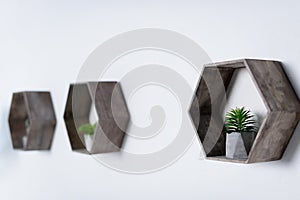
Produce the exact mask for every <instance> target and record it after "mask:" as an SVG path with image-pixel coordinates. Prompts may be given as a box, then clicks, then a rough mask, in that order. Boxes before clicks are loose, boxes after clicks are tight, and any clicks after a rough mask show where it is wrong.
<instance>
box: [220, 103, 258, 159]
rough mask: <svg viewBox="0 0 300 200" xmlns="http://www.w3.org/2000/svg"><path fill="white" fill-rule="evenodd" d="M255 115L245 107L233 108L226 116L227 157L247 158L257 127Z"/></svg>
mask: <svg viewBox="0 0 300 200" xmlns="http://www.w3.org/2000/svg"><path fill="white" fill-rule="evenodd" d="M253 117H254V115H252V114H251V112H250V110H246V109H245V108H244V107H241V108H235V109H231V110H230V111H229V112H228V113H227V114H226V117H225V130H226V133H227V134H226V157H228V158H232V159H247V158H248V154H249V152H250V149H251V147H252V144H253V142H254V139H255V136H256V132H257V127H256V121H255V120H254V118H253Z"/></svg>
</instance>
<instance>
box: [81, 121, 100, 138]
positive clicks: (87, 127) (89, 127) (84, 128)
mask: <svg viewBox="0 0 300 200" xmlns="http://www.w3.org/2000/svg"><path fill="white" fill-rule="evenodd" d="M95 129H96V123H95V124H91V123H87V124H83V125H81V126H80V127H79V128H78V132H80V133H84V134H86V135H94V132H95Z"/></svg>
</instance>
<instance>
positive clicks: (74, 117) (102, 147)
mask: <svg viewBox="0 0 300 200" xmlns="http://www.w3.org/2000/svg"><path fill="white" fill-rule="evenodd" d="M93 104H94V105H95V110H96V113H97V117H98V121H97V125H96V129H95V133H94V137H93V145H92V147H91V150H89V151H88V150H87V148H86V145H85V140H84V133H80V132H79V131H78V128H79V127H80V126H81V125H83V124H87V123H89V122H90V120H89V116H90V112H91V106H92V105H93ZM129 118H130V116H129V112H128V109H127V105H126V102H125V99H124V96H123V92H122V89H121V85H120V84H119V83H118V82H87V83H76V84H71V85H70V88H69V94H68V99H67V103H66V108H65V113H64V120H65V124H66V128H67V131H68V136H69V140H70V143H71V147H72V150H73V151H77V152H81V153H87V154H98V153H107V152H115V151H119V150H120V148H121V146H122V143H123V138H124V135H125V132H124V131H125V130H126V129H127V126H128V122H129Z"/></svg>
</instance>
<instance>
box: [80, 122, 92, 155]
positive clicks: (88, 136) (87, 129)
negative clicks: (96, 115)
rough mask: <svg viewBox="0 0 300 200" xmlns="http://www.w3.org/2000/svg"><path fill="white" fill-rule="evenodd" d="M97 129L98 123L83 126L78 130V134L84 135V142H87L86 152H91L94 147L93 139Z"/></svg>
mask: <svg viewBox="0 0 300 200" xmlns="http://www.w3.org/2000/svg"><path fill="white" fill-rule="evenodd" d="M95 129H96V123H95V124H91V123H87V124H83V125H81V126H80V127H79V128H78V132H80V133H83V134H84V142H85V147H86V150H88V151H90V150H91V149H92V146H93V137H94V133H95Z"/></svg>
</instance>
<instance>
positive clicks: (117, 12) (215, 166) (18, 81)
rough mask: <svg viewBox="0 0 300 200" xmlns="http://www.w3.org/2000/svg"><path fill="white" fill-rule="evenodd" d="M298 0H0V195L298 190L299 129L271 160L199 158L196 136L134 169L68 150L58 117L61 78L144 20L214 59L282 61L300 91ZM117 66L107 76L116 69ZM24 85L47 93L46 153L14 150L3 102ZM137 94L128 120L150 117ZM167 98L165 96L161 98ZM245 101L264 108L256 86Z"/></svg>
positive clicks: (277, 195) (228, 195)
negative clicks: (145, 169) (51, 122)
mask: <svg viewBox="0 0 300 200" xmlns="http://www.w3.org/2000/svg"><path fill="white" fill-rule="evenodd" d="M298 2H299V1H296V0H295V1H292V0H287V1H281V3H278V2H275V1H271V0H270V1H258V0H252V1H247V2H242V1H233V0H231V1H230V0H228V1H216V0H211V1H181V3H179V1H178V2H176V1H164V2H163V1H126V2H125V1H107V2H101V1H83V0H82V1H79V0H76V1H66V0H63V1H33V0H29V1H21V0H19V1H17V0H0V55H1V56H0V74H1V79H0V109H1V110H0V113H1V115H0V122H1V124H0V199H1V200H2V199H3V200H7V199H9V200H12V199H31V200H38V199H44V200H47V199H49V200H50V199H75V200H81V199H89V200H90V199H100V198H102V199H120V198H122V199H145V200H148V199H149V200H152V199H222V198H223V199H231V200H233V199H241V198H242V199H244V200H253V199H273V200H277V199H278V200H279V199H283V198H287V197H288V198H289V199H299V195H300V190H299V189H298V187H299V186H298V185H299V180H300V168H299V165H300V148H299V142H300V135H299V128H298V129H297V130H296V132H295V135H294V136H293V138H292V140H291V142H290V144H289V146H288V149H287V151H286V153H285V155H284V158H283V159H282V160H281V161H278V162H270V163H262V164H251V165H238V164H228V163H222V162H213V161H204V160H202V159H201V155H202V153H201V148H200V146H199V143H198V141H197V140H196V139H195V142H194V143H193V144H192V146H191V147H190V148H189V149H188V151H187V152H186V153H185V154H184V155H183V157H181V158H180V159H179V160H178V161H177V162H176V163H174V164H173V165H171V166H169V167H168V168H165V169H163V170H160V171H157V172H155V173H150V174H143V175H132V174H127V173H120V172H117V171H114V170H111V169H110V168H107V167H105V166H103V165H101V164H100V163H99V162H97V161H96V160H94V159H93V158H92V157H89V156H86V155H82V154H78V153H73V152H72V151H71V149H70V145H69V141H68V138H67V133H66V130H65V126H64V122H63V119H62V116H63V111H64V106H65V101H66V96H67V89H68V84H69V83H71V82H74V81H75V80H76V77H77V74H78V72H79V69H80V67H81V65H82V64H83V62H84V61H85V59H86V58H87V56H88V55H89V54H90V53H91V52H92V51H93V50H94V49H95V48H96V47H97V46H98V45H100V44H101V43H102V42H104V41H106V40H107V39H109V38H111V37H112V36H114V35H116V34H119V33H122V32H125V31H130V30H133V29H138V28H145V27H154V28H162V29H169V30H174V31H176V32H179V33H182V34H184V35H186V36H188V37H190V38H191V39H193V40H194V41H196V42H197V43H199V45H201V46H202V47H203V48H204V50H205V51H206V52H207V54H208V55H209V56H210V58H211V59H212V60H213V61H221V60H228V59H233V58H243V57H249V58H252V57H253V58H267V59H276V60H281V61H283V63H284V65H285V69H286V71H287V74H288V76H289V78H290V80H291V82H292V84H293V85H294V87H295V89H296V92H297V93H298V94H300V79H299V78H297V75H298V74H299V73H300V69H299V67H298V66H300V37H299V35H300V14H299V7H300V3H298ZM132 60H134V59H132ZM170 62H171V61H170ZM126 66H127V67H128V68H129V64H127V65H126ZM174 67H175V66H174ZM177 68H178V66H177ZM124 69H127V68H124ZM185 69H186V68H182V69H181V70H183V71H185ZM116 70H117V69H116ZM115 73H116V75H115V76H113V75H111V77H112V78H117V77H118V71H115ZM182 73H185V72H182ZM196 75H197V76H196ZM196 75H190V77H192V78H191V80H190V82H191V84H194V85H195V84H196V83H197V77H198V74H196ZM187 76H189V75H187ZM249 84H250V83H249ZM124 89H125V90H126V88H124ZM22 90H50V91H51V92H52V97H53V101H54V106H55V110H56V114H57V119H58V124H57V128H56V133H55V138H54V142H53V146H52V150H51V151H50V152H36V151H33V152H23V151H16V150H13V149H12V145H11V139H10V135H9V128H8V124H7V118H8V110H9V106H10V100H11V95H12V92H17V91H22ZM158 94H161V93H159V92H158V93H157V95H158ZM138 95H139V96H138V97H136V98H132V101H129V100H128V101H129V108H130V109H131V110H132V112H133V113H132V115H133V120H134V122H135V123H137V124H139V125H141V126H143V125H145V124H147V123H149V112H148V111H147V110H146V111H143V112H142V111H139V110H138V109H134V107H135V106H134V105H133V104H135V105H137V106H140V109H143V104H139V103H140V102H139V101H138V99H143V97H145V98H146V97H147V96H143V95H146V94H145V93H141V94H138ZM168 98H170V97H168V96H167V95H166V96H163V95H162V101H169V100H168ZM247 99H249V98H247ZM242 100H243V99H239V101H241V102H242ZM170 101H171V100H170ZM250 101H251V103H252V104H251V105H250V106H253V108H255V109H257V112H264V110H263V109H264V108H263V106H261V102H260V101H256V98H255V95H254V96H253V98H250ZM232 102H235V100H232ZM150 104H151V102H150V103H149V105H150ZM171 105H173V104H171ZM166 112H167V113H169V114H168V115H172V116H173V117H172V116H171V117H170V118H171V121H172V120H176V115H177V114H178V112H180V111H178V110H176V107H175V108H174V109H173V112H172V109H171V108H168V109H167V110H166ZM143 113H144V114H143ZM145 113H146V114H145ZM174 116H175V118H174ZM169 128H170V129H169V130H171V128H172V127H169ZM175 131H176V130H175ZM191 131H192V130H191ZM165 133H167V131H165ZM169 134H170V135H172V134H174V133H173V132H169ZM164 139H165V140H168V139H171V136H170V137H169V136H166V137H164ZM128 142H129V143H130V141H128ZM131 144H134V142H132V143H131ZM153 144H154V143H153ZM125 146H127V147H126V148H128V151H133V152H138V151H139V150H140V151H145V152H147V151H149V150H151V144H150V145H149V144H148V146H147V148H148V149H143V145H142V146H139V144H138V143H137V142H135V145H129V144H128V143H127V144H125ZM155 148H158V147H155Z"/></svg>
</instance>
